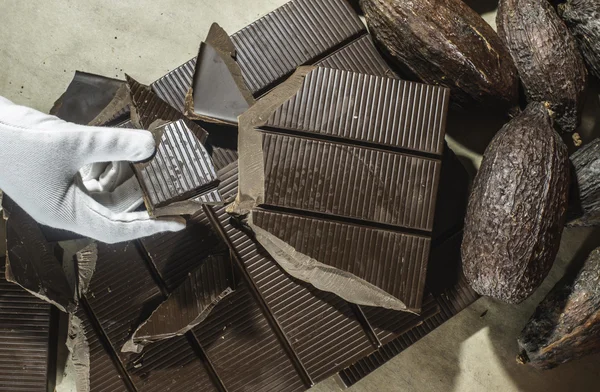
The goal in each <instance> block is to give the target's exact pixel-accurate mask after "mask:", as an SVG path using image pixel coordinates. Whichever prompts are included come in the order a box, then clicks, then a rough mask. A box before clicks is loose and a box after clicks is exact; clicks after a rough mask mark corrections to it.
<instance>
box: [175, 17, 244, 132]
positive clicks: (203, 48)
mask: <svg viewBox="0 0 600 392" xmlns="http://www.w3.org/2000/svg"><path fill="white" fill-rule="evenodd" d="M196 64H197V66H196V71H195V73H194V81H193V87H192V89H191V90H190V91H189V92H188V96H187V98H186V108H185V114H186V116H188V117H190V118H193V119H198V120H204V121H209V122H217V123H226V124H237V117H238V116H239V115H240V114H242V113H243V112H245V111H246V110H247V109H248V108H249V107H250V106H252V104H254V97H253V96H252V93H251V92H250V91H249V90H248V88H247V87H246V84H245V82H244V77H243V75H242V71H241V69H240V67H239V66H238V64H237V63H236V62H235V48H234V46H233V42H231V40H230V38H229V36H228V35H227V33H226V32H225V30H223V29H222V28H221V26H219V25H218V24H216V23H214V24H213V25H212V26H211V28H210V31H209V33H208V37H207V38H206V42H202V44H201V45H200V51H199V53H198V60H197V62H196Z"/></svg>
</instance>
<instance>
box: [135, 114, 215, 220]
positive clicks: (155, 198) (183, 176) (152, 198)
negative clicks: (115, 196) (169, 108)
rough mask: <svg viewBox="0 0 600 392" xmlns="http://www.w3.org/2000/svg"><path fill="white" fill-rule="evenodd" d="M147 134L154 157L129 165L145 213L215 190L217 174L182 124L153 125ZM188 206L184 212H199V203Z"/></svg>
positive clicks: (188, 130)
mask: <svg viewBox="0 0 600 392" xmlns="http://www.w3.org/2000/svg"><path fill="white" fill-rule="evenodd" d="M150 131H151V132H152V133H153V134H154V137H155V139H156V140H157V147H156V154H155V155H154V156H153V157H152V158H151V159H150V160H149V161H146V162H140V163H135V164H134V165H133V167H134V169H135V173H136V175H137V177H138V179H139V180H140V184H141V185H142V189H143V190H144V196H145V197H144V201H145V203H146V208H148V211H150V212H151V213H152V212H154V211H155V210H157V209H159V208H160V207H163V206H167V205H169V204H171V203H173V202H176V201H183V200H186V199H190V198H195V197H196V196H198V195H200V194H202V193H205V192H206V191H212V189H211V188H215V187H216V185H217V184H216V180H217V173H216V171H215V168H214V166H213V164H212V161H211V159H210V157H209V155H208V152H207V151H206V149H205V148H204V146H203V145H202V143H200V141H199V140H198V139H197V138H196V136H195V135H194V133H193V132H192V131H191V130H190V129H189V128H188V126H187V124H186V123H185V122H184V121H182V120H178V121H175V122H170V123H167V124H165V125H159V126H157V127H154V126H153V127H151V128H150ZM191 204H192V205H191V207H192V208H191V210H192V211H190V212H187V213H193V212H194V211H198V209H200V206H201V204H200V203H191ZM194 206H195V208H194ZM184 213H185V212H184Z"/></svg>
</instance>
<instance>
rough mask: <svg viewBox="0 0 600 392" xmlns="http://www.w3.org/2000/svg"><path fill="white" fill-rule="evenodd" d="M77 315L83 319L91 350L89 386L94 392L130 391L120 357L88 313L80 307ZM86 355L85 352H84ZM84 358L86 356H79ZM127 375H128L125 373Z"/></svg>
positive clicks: (84, 332)
mask: <svg viewBox="0 0 600 392" xmlns="http://www.w3.org/2000/svg"><path fill="white" fill-rule="evenodd" d="M75 315H76V316H77V318H78V319H79V320H80V321H81V328H82V331H81V332H83V334H84V336H85V340H86V341H87V344H88V350H89V386H90V391H94V392H128V391H129V390H130V389H129V387H128V386H127V383H126V381H125V380H124V376H123V374H122V373H120V370H119V366H120V364H119V362H118V359H116V358H115V356H114V352H112V348H111V347H109V346H107V342H104V341H103V340H102V337H100V336H99V335H98V332H97V331H96V330H95V329H94V327H93V326H92V323H91V322H90V318H89V316H88V314H87V313H86V312H85V311H84V310H83V309H82V308H80V309H79V310H78V311H77V312H76V313H75ZM82 355H85V353H82ZM78 359H84V358H78ZM125 377H127V376H126V375H125Z"/></svg>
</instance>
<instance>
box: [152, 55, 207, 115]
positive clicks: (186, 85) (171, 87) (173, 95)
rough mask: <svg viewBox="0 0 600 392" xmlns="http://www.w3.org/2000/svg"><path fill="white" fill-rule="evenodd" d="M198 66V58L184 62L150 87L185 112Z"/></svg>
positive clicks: (164, 99) (163, 98)
mask: <svg viewBox="0 0 600 392" xmlns="http://www.w3.org/2000/svg"><path fill="white" fill-rule="evenodd" d="M194 68H196V58H195V57H194V58H193V59H191V60H189V61H187V62H185V63H183V64H182V65H180V66H179V67H177V68H175V69H174V70H172V71H171V72H169V73H168V74H166V75H165V76H163V77H161V78H160V79H157V80H156V81H154V82H153V83H152V84H151V85H150V87H151V88H152V90H154V92H155V93H156V95H158V96H159V97H160V98H161V99H162V100H163V101H165V102H167V103H168V104H169V105H171V106H172V107H174V108H175V109H177V110H178V111H179V112H181V113H183V110H184V109H185V95H186V94H187V92H188V90H189V89H190V86H191V85H192V79H193V78H194Z"/></svg>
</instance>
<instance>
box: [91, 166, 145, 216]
mask: <svg viewBox="0 0 600 392" xmlns="http://www.w3.org/2000/svg"><path fill="white" fill-rule="evenodd" d="M79 173H80V174H81V178H82V180H83V185H84V186H85V189H87V191H88V192H89V194H90V196H92V197H93V198H94V200H96V201H97V202H99V203H100V204H103V205H104V206H105V207H108V208H109V209H111V210H112V211H113V212H130V211H134V210H135V209H136V208H138V207H139V206H141V205H142V203H143V202H144V199H143V196H142V188H141V186H140V183H139V182H138V180H137V178H136V177H135V175H134V174H133V170H132V169H131V164H130V163H129V162H125V161H120V162H109V163H108V162H97V163H93V164H91V165H87V166H84V167H83V168H82V169H80V170H79Z"/></svg>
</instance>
